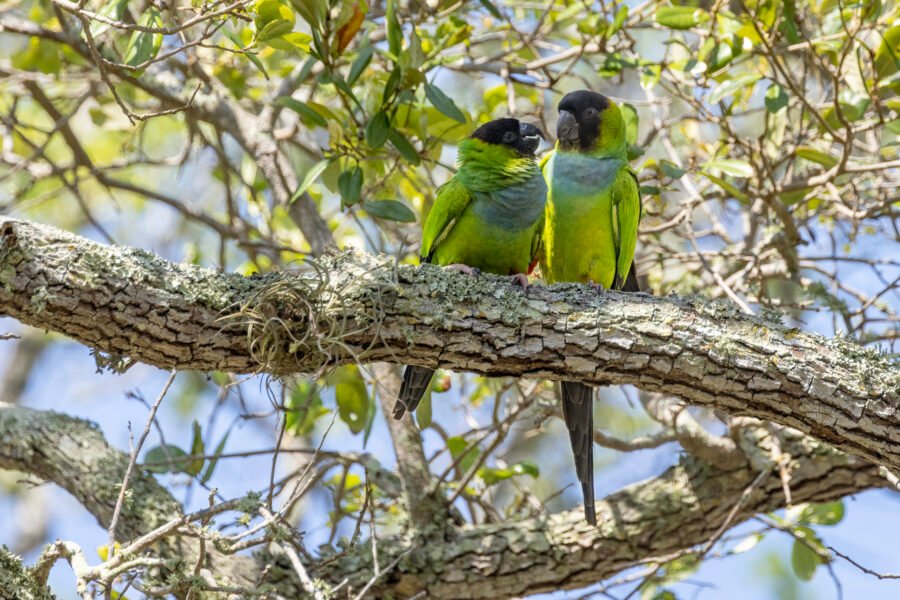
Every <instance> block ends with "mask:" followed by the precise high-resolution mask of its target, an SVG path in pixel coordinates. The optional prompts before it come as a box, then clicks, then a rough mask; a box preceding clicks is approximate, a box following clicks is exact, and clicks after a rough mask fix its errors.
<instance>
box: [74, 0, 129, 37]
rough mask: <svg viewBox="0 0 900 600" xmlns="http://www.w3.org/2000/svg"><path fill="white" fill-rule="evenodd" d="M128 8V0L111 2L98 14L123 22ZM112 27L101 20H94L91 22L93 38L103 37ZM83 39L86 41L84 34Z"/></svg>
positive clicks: (111, 0)
mask: <svg viewBox="0 0 900 600" xmlns="http://www.w3.org/2000/svg"><path fill="white" fill-rule="evenodd" d="M126 6H128V0H110V1H109V2H106V3H105V4H104V5H103V8H101V9H100V10H98V11H97V14H98V15H100V16H101V17H106V18H107V19H110V20H112V21H121V20H122V16H123V15H124V14H125V7H126ZM110 27H112V25H110V24H109V23H105V22H103V21H100V20H99V19H96V20H93V21H91V36H92V37H94V38H96V37H97V36H99V35H103V34H104V33H106V32H107V31H108V30H109V28H110ZM81 38H82V39H85V40H86V36H85V35H84V32H82V34H81Z"/></svg>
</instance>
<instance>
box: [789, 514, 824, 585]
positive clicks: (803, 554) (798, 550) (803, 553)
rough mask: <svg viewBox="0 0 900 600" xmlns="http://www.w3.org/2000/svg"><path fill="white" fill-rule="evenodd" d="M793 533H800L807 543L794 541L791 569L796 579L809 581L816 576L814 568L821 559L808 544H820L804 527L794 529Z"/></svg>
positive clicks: (820, 562)
mask: <svg viewBox="0 0 900 600" xmlns="http://www.w3.org/2000/svg"><path fill="white" fill-rule="evenodd" d="M798 530H799V531H798ZM795 533H801V534H802V535H803V539H804V541H805V542H807V543H804V542H803V541H800V540H794V545H793V548H792V549H791V567H792V568H793V569H794V574H795V575H796V576H797V578H798V579H801V580H803V581H809V580H810V579H812V578H813V576H814V575H815V574H816V568H817V567H818V566H819V565H820V564H822V559H821V558H820V557H819V555H818V554H817V553H816V552H815V551H814V550H813V549H812V548H810V547H809V545H808V544H814V545H818V546H821V542H819V541H818V538H816V536H815V534H814V533H813V532H812V530H811V529H808V528H806V527H798V528H796V529H795Z"/></svg>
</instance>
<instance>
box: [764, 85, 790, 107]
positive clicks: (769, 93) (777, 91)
mask: <svg viewBox="0 0 900 600" xmlns="http://www.w3.org/2000/svg"><path fill="white" fill-rule="evenodd" d="M787 105H788V95H787V92H785V91H784V88H783V87H781V86H780V85H778V84H777V83H773V84H772V85H770V86H769V89H767V90H766V110H767V111H769V112H770V113H777V112H778V111H779V110H781V109H782V108H784V107H785V106H787Z"/></svg>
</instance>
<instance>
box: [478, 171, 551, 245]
mask: <svg viewBox="0 0 900 600" xmlns="http://www.w3.org/2000/svg"><path fill="white" fill-rule="evenodd" d="M546 202H547V184H546V183H545V182H544V176H543V175H541V173H540V171H537V170H535V173H534V174H533V175H531V176H530V177H528V178H527V179H525V180H524V181H522V182H521V183H517V184H515V185H511V186H507V187H503V188H500V189H499V190H495V191H493V192H475V194H474V199H473V200H472V210H473V211H474V212H475V214H476V215H478V216H479V217H480V218H482V219H484V220H485V221H487V222H488V223H490V224H491V225H494V226H496V227H501V228H503V229H508V230H511V231H518V230H521V229H528V228H530V227H533V226H534V224H535V223H537V221H538V220H539V219H540V218H541V215H542V214H543V212H544V205H545V204H546Z"/></svg>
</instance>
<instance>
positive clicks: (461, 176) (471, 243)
mask: <svg viewBox="0 0 900 600" xmlns="http://www.w3.org/2000/svg"><path fill="white" fill-rule="evenodd" d="M542 137H543V135H542V134H541V130H540V129H538V128H537V127H535V126H534V125H529V124H527V123H520V122H519V121H518V120H516V119H496V120H494V121H490V122H489V123H485V124H484V125H482V126H481V127H479V128H478V129H476V130H475V132H474V133H473V134H472V135H471V136H470V137H469V138H468V139H466V140H463V141H462V142H461V143H460V145H459V152H458V155H457V160H456V163H457V172H456V174H455V175H454V176H453V178H452V179H450V181H448V182H447V183H445V184H444V185H442V186H441V187H440V188H438V191H437V198H436V199H435V202H434V206H433V207H432V209H431V212H430V213H429V214H428V218H427V219H426V221H425V229H424V231H423V232H422V247H421V251H420V255H421V260H422V262H423V263H424V262H427V263H434V264H437V265H442V266H444V267H446V268H451V269H458V270H460V271H463V272H465V273H468V274H470V275H471V274H476V273H478V272H479V271H485V272H488V273H494V274H497V275H512V276H513V277H514V278H515V280H516V281H517V282H518V283H519V284H521V285H522V287H523V288H524V287H527V286H528V277H527V276H526V273H528V272H529V270H530V269H531V268H532V267H533V266H534V264H535V256H536V254H537V250H538V248H539V246H540V240H541V231H542V226H541V225H542V222H543V219H544V204H545V203H546V201H547V184H546V183H545V181H544V177H543V175H541V169H540V167H539V166H538V164H537V160H536V159H535V156H534V152H535V150H537V148H538V145H539V144H540V140H541V138H542ZM433 374H434V369H429V368H426V367H415V366H410V367H407V368H406V371H405V372H404V373H403V385H402V386H401V388H400V395H399V397H398V398H397V402H396V403H395V404H394V418H395V419H399V418H400V417H402V416H403V413H404V412H406V411H413V410H415V409H416V406H418V404H419V401H420V400H421V399H422V396H423V395H424V394H425V390H426V389H428V385H429V383H430V382H431V376H432V375H433Z"/></svg>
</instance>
